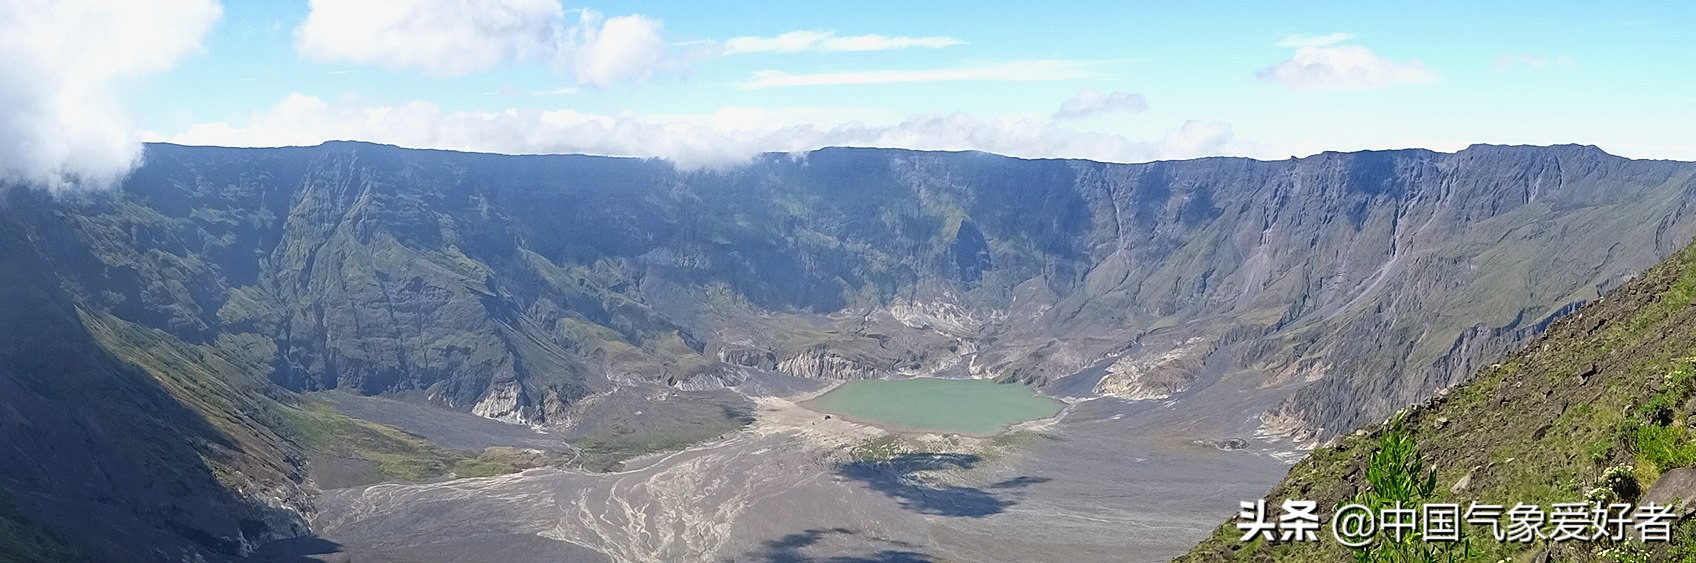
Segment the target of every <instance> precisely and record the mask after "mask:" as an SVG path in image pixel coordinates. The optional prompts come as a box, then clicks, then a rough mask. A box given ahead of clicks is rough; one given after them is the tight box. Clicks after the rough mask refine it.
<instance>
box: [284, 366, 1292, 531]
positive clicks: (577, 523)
mask: <svg viewBox="0 0 1696 563" xmlns="http://www.w3.org/2000/svg"><path fill="white" fill-rule="evenodd" d="M1221 383H1228V382H1221ZM788 391H790V393H788V394H786V395H785V396H752V397H750V400H752V401H753V402H754V403H755V405H756V408H755V422H754V423H753V424H751V425H750V426H749V427H748V428H747V429H745V430H743V431H741V432H739V433H737V434H735V435H733V436H731V437H729V438H727V439H723V440H718V441H714V442H710V443H706V444H702V445H698V446H695V447H692V448H689V449H686V450H683V451H678V452H673V453H668V454H660V455H654V456H649V457H648V458H644V459H637V460H633V461H632V462H630V463H628V464H626V467H630V468H633V469H627V470H625V471H621V472H616V473H584V472H577V471H570V470H561V469H532V470H529V471H525V472H523V473H519V474H513V475H506V476H500V477H492V478H480V479H460V480H453V481H447V482H439V483H423V484H382V485H374V486H367V487H359V488H348V489H340V490H332V491H327V492H325V493H324V494H323V495H322V496H321V497H320V498H319V499H318V502H317V508H318V512H317V514H316V516H315V517H314V519H313V522H312V524H313V527H314V529H315V530H316V531H317V533H318V536H317V537H315V538H311V539H310V540H298V541H296V542H294V544H292V545H293V547H296V548H297V549H296V550H295V551H294V553H293V554H292V555H306V556H308V557H311V558H317V559H323V560H350V561H403V560H404V561H453V560H467V559H483V560H493V559H500V560H504V561H618V562H626V561H737V562H741V561H746V562H766V561H774V562H775V561H848V562H852V561H931V560H956V561H1031V560H1052V561H1154V560H1166V559H1170V558H1171V557H1174V556H1176V555H1178V554H1181V553H1183V552H1184V551H1185V550H1186V549H1188V548H1189V547H1190V546H1191V545H1193V544H1194V543H1195V542H1196V541H1198V540H1199V539H1201V538H1202V537H1205V536H1206V534H1207V533H1208V532H1209V531H1210V530H1211V529H1212V528H1213V527H1215V526H1217V525H1218V523H1219V522H1220V521H1223V520H1224V519H1226V518H1228V517H1229V516H1230V515H1231V514H1234V512H1235V510H1236V506H1237V501H1239V500H1244V499H1251V498H1257V497H1258V496H1259V495H1260V494H1261V493H1262V492H1263V491H1265V490H1266V487H1267V486H1269V485H1270V483H1271V482H1272V481H1274V480H1276V479H1277V478H1278V476H1279V475H1281V474H1282V473H1283V472H1284V462H1283V461H1280V459H1281V458H1288V457H1289V451H1290V449H1289V448H1288V447H1286V446H1284V445H1282V444H1268V443H1265V442H1259V441H1254V440H1249V441H1248V442H1247V445H1248V447H1246V448H1243V449H1236V450H1224V449H1220V448H1218V447H1215V446H1214V445H1212V444H1211V443H1210V442H1209V439H1208V438H1210V437H1224V436H1228V435H1244V433H1248V432H1252V429H1253V428H1254V427H1255V426H1256V425H1257V424H1258V420H1255V419H1253V418H1252V417H1248V416H1244V415H1240V414H1239V413H1252V412H1261V409H1256V408H1253V407H1257V406H1262V405H1259V404H1256V405H1248V404H1242V402H1243V401H1254V402H1256V403H1260V402H1266V401H1275V400H1276V398H1267V397H1266V396H1265V395H1264V394H1252V393H1245V392H1242V391H1241V390H1233V388H1232V386H1231V385H1227V384H1219V385H1212V386H1209V387H1208V388H1207V390H1206V391H1204V392H1206V393H1210V394H1213V395H1215V396H1213V397H1208V398H1206V399H1207V400H1198V401H1195V403H1196V404H1201V405H1212V407H1210V408H1211V409H1212V410H1209V411H1196V410H1193V409H1186V408H1180V407H1179V405H1180V402H1179V401H1121V400H1116V399H1076V398H1073V399H1071V400H1070V402H1069V403H1068V406H1067V407H1066V409H1065V411H1064V412H1062V413H1061V414H1060V415H1059V416H1057V417H1054V418H1051V419H1046V420H1042V421H1034V422H1030V423H1025V424H1022V425H1019V426H1017V427H1015V428H1014V429H1013V430H1012V431H1009V432H1007V433H1003V434H1000V435H998V436H994V437H987V438H973V437H966V436H958V435H940V434H922V433H899V434H897V433H891V432H889V431H887V430H884V429H881V428H877V427H873V426H869V425H865V424H860V423H856V422H852V421H848V420H843V419H842V418H841V417H834V416H833V417H829V418H826V417H825V416H824V414H823V413H819V412H816V411H813V410H809V409H807V408H805V407H803V406H801V403H802V402H803V401H805V400H807V399H810V398H813V397H815V396H817V395H819V394H820V393H822V392H823V391H824V390H821V389H807V390H802V391H799V392H795V390H793V389H791V390H788ZM1233 396H1235V397H1241V398H1240V399H1237V400H1235V401H1233V400H1232V397H1233ZM1187 402H1188V401H1183V403H1187ZM1238 419H1240V420H1238ZM272 551H273V552H281V551H280V550H279V549H276V548H274V549H273V550H272ZM312 553H316V555H314V554H312Z"/></svg>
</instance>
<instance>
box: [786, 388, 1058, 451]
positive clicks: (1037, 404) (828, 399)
mask: <svg viewBox="0 0 1696 563" xmlns="http://www.w3.org/2000/svg"><path fill="white" fill-rule="evenodd" d="M809 406H810V407H811V408H812V409H814V410H818V411H823V412H828V413H832V414H837V415H841V416H842V417H844V418H847V419H849V420H853V421H856V422H865V423H871V424H879V425H883V426H888V427H891V428H895V429H899V430H917V431H924V432H942V433H949V432H952V433H958V434H970V435H976V436H987V435H991V434H996V433H999V432H1001V431H1003V430H1006V429H1007V427H1008V426H1011V425H1013V424H1017V423H1020V422H1024V421H1027V420H1036V419H1039V418H1048V417H1051V416H1054V415H1055V414H1058V413H1059V412H1060V408H1061V406H1062V405H1061V403H1060V401H1056V400H1054V399H1050V398H1048V397H1044V396H1041V395H1038V394H1037V393H1036V391H1035V390H1034V389H1032V388H1031V387H1030V386H1028V385H1019V384H1014V383H1008V384H1001V383H996V382H994V381H991V380H988V379H936V378H929V377H921V378H917V379H893V380H892V379H867V380H860V381H850V382H848V383H844V384H842V386H840V387H837V388H835V389H832V390H831V391H830V392H829V393H825V394H824V395H821V396H819V397H818V398H817V399H813V400H812V401H810V402H809Z"/></svg>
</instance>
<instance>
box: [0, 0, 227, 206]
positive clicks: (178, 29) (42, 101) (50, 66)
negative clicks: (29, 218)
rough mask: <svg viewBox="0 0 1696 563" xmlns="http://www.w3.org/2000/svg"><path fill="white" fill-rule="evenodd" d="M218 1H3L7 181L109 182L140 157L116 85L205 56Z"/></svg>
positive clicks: (2, 175) (1, 126)
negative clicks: (205, 41) (203, 48)
mask: <svg viewBox="0 0 1696 563" xmlns="http://www.w3.org/2000/svg"><path fill="white" fill-rule="evenodd" d="M220 11H221V9H220V7H219V6H218V4H217V2H215V1H214V0H161V1H158V2H148V3H138V2H129V1H127V0H107V1H81V2H55V1H52V0H8V1H6V2H0V85H3V86H0V182H21V183H27V184H32V185H41V186H45V187H47V188H49V189H54V190H59V189H68V188H74V187H97V186H104V185H110V184H112V183H114V182H116V181H117V180H119V179H122V178H123V176H124V175H125V174H128V173H129V171H130V169H131V168H132V167H133V166H134V164H135V163H136V160H137V159H138V158H140V154H141V147H140V145H139V144H138V143H137V141H138V140H139V139H138V136H137V135H136V134H135V132H134V131H133V130H132V129H131V126H130V120H129V118H128V117H127V116H126V115H125V113H124V111H123V109H122V108H121V107H120V105H119V104H118V103H117V100H116V99H115V98H114V96H113V90H114V84H113V83H114V82H115V81H119V80H122V79H125V78H133V77H136V76H140V75H145V74H149V73H154V72H159V71H163V70H166V69H168V68H170V67H171V66H172V65H173V64H175V63H176V61H177V59H178V58H180V57H182V56H183V55H185V54H187V53H190V52H193V51H195V50H198V49H199V48H200V40H201V37H203V36H204V35H205V34H206V32H207V30H208V29H210V28H211V26H212V23H213V22H215V21H217V19H218V17H219V15H220Z"/></svg>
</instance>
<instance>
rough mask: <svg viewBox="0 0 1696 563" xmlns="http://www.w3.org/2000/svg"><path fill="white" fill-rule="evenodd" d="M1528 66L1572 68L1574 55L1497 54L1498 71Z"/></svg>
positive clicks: (1496, 66)
mask: <svg viewBox="0 0 1696 563" xmlns="http://www.w3.org/2000/svg"><path fill="white" fill-rule="evenodd" d="M1520 66H1523V67H1526V68H1550V67H1558V68H1572V67H1573V64H1572V57H1568V56H1565V55H1562V56H1559V57H1554V58H1549V57H1543V56H1538V55H1528V54H1512V53H1504V54H1501V55H1497V56H1496V65H1495V68H1496V72H1505V71H1508V70H1512V69H1513V68H1514V67H1520Z"/></svg>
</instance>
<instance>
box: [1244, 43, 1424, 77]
mask: <svg viewBox="0 0 1696 563" xmlns="http://www.w3.org/2000/svg"><path fill="white" fill-rule="evenodd" d="M1352 37H1353V36H1351V35H1348V34H1346V33H1334V34H1331V35H1325V36H1319V37H1311V36H1301V35H1292V36H1290V37H1287V38H1285V39H1284V40H1283V41H1281V42H1279V43H1278V45H1279V46H1283V47H1295V49H1296V52H1295V55H1294V56H1292V57H1290V58H1289V59H1287V60H1285V61H1283V62H1280V63H1278V64H1275V65H1272V66H1270V67H1267V68H1264V69H1261V70H1260V72H1258V73H1256V76H1257V77H1258V78H1259V79H1261V80H1264V81H1267V82H1272V83H1275V84H1280V85H1283V86H1286V87H1288V88H1291V89H1295V90H1367V89H1374V88H1387V87H1390V86H1397V85H1402V84H1421V83H1427V82H1434V81H1436V80H1437V73H1435V72H1432V71H1431V69H1429V68H1426V66H1425V63H1422V62H1419V60H1417V59H1409V60H1407V61H1405V62H1398V61H1393V60H1390V59H1386V58H1384V57H1381V56H1378V54H1377V53H1373V52H1372V51H1371V50H1369V49H1367V48H1366V47H1362V46H1360V45H1348V44H1339V42H1340V41H1345V40H1348V39H1350V38H1352Z"/></svg>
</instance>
